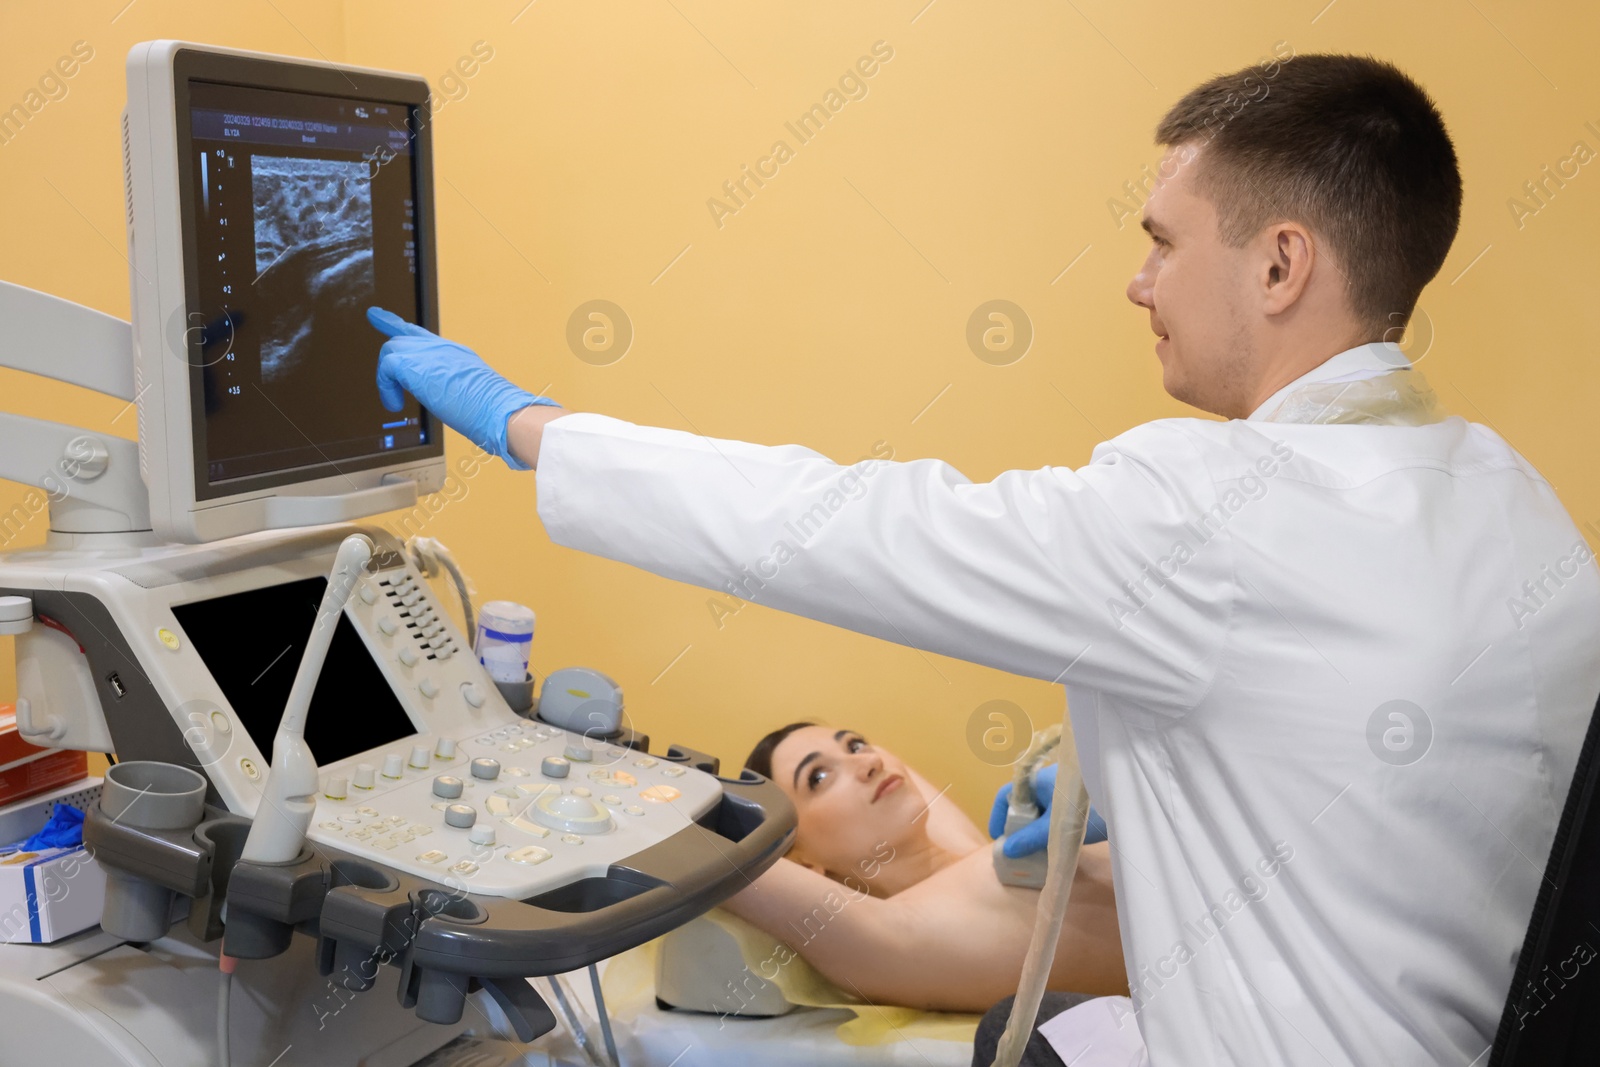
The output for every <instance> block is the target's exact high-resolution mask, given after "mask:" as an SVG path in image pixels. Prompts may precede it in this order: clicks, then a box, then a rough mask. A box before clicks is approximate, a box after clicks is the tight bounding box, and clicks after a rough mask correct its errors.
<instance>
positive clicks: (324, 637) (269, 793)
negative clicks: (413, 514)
mask: <svg viewBox="0 0 1600 1067" xmlns="http://www.w3.org/2000/svg"><path fill="white" fill-rule="evenodd" d="M371 559H372V542H371V541H370V540H369V539H368V538H367V537H366V535H364V534H351V535H350V536H349V537H346V538H345V539H344V541H343V542H342V543H341V544H340V545H339V551H338V554H337V555H335V556H334V559H333V572H332V573H331V574H329V575H328V590H327V592H325V593H324V594H323V596H322V604H321V605H320V606H319V607H318V608H317V621H316V623H315V624H314V625H313V626H312V627H311V636H310V638H309V639H308V640H307V641H306V650H305V653H304V654H303V655H302V656H301V657H300V669H299V670H297V671H296V672H295V676H294V687H293V688H292V689H290V690H289V702H288V704H287V705H286V706H285V707H284V709H283V718H282V719H281V720H279V722H278V732H277V735H276V736H275V737H274V738H273V739H272V773H271V775H270V776H269V777H268V778H267V787H266V789H264V790H263V791H262V794H261V804H260V806H259V807H257V809H256V817H255V822H253V823H251V824H250V836H249V837H247V838H246V839H245V843H244V854H243V856H242V858H243V859H244V860H246V861H248V862H250V863H269V864H270V863H292V862H294V860H295V859H296V858H297V857H298V856H299V855H300V849H301V848H303V847H304V846H305V841H306V827H308V826H310V825H311V815H312V812H313V811H314V810H315V809H316V800H315V799H314V794H315V793H316V791H317V760H316V757H315V756H313V755H312V754H311V748H310V746H309V745H307V744H306V736H305V734H306V711H307V709H308V708H310V706H311V695H312V694H313V693H314V692H316V689H317V679H318V678H319V677H320V676H321V674H322V662H323V660H325V659H327V656H328V646H329V645H331V644H332V643H333V632H334V630H335V629H336V628H337V627H338V625H339V619H340V618H341V617H342V616H343V614H344V606H345V604H346V603H347V602H348V601H349V600H350V594H351V593H352V592H353V591H354V590H355V585H356V582H357V581H359V580H360V578H361V571H362V569H363V568H364V567H366V565H367V563H368V562H369V561H370V560H371Z"/></svg>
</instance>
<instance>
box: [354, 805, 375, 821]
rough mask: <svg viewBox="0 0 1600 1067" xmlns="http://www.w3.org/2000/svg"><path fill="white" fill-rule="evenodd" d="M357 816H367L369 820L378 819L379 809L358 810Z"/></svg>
mask: <svg viewBox="0 0 1600 1067" xmlns="http://www.w3.org/2000/svg"><path fill="white" fill-rule="evenodd" d="M356 814H357V815H365V816H366V817H367V818H369V819H372V818H376V817H377V815H378V809H377V808H357V809H356Z"/></svg>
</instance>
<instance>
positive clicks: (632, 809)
mask: <svg viewBox="0 0 1600 1067" xmlns="http://www.w3.org/2000/svg"><path fill="white" fill-rule="evenodd" d="M622 810H623V811H625V812H627V813H628V814H629V815H643V814H644V809H643V808H641V807H640V806H639V805H637V804H629V805H628V806H627V807H625V808H623V809H622Z"/></svg>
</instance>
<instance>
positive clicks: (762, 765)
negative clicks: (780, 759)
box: [744, 722, 817, 778]
mask: <svg viewBox="0 0 1600 1067" xmlns="http://www.w3.org/2000/svg"><path fill="white" fill-rule="evenodd" d="M816 725H817V724H816V723H814V722H792V723H790V724H789V725H788V726H783V727H779V728H778V729H776V730H774V731H772V732H771V733H770V734H768V735H767V736H766V737H763V738H762V739H761V740H759V741H757V742H756V747H755V748H752V749H751V750H750V755H748V756H746V757H745V761H744V765H745V769H746V770H751V771H755V772H756V773H757V774H759V775H761V776H762V777H763V778H771V777H772V750H773V749H775V748H777V747H778V746H779V745H780V744H782V743H783V739H784V738H785V737H788V736H789V735H790V734H792V733H794V732H795V731H796V730H799V729H802V728H804V727H807V726H816Z"/></svg>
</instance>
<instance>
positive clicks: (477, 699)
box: [461, 682, 483, 708]
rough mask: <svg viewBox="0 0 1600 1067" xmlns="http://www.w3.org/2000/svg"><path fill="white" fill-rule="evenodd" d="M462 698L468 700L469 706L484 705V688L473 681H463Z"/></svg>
mask: <svg viewBox="0 0 1600 1067" xmlns="http://www.w3.org/2000/svg"><path fill="white" fill-rule="evenodd" d="M461 699H462V700H465V701H466V702H467V706H468V707H473V708H481V707H483V690H482V689H479V688H478V687H477V686H476V685H475V684H473V683H472V682H462V683H461Z"/></svg>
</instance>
